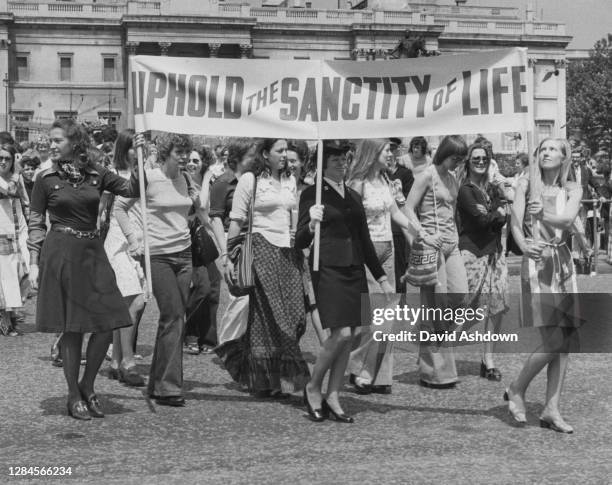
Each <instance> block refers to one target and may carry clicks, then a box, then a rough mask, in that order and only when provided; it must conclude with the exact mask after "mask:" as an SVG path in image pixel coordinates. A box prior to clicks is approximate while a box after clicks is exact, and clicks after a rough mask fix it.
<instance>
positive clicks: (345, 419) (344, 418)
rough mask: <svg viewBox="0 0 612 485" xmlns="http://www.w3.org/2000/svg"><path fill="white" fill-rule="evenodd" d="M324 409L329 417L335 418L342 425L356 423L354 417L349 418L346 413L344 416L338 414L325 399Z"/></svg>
mask: <svg viewBox="0 0 612 485" xmlns="http://www.w3.org/2000/svg"><path fill="white" fill-rule="evenodd" d="M322 408H323V412H325V413H327V414H328V415H331V416H333V418H334V419H335V420H336V421H338V422H340V423H354V422H355V420H354V419H353V417H352V416H348V415H346V414H344V413H342V414H338V413H336V412H335V411H334V410H333V409H332V408H331V406H330V405H329V404H328V403H327V401H326V400H325V399H323V403H322Z"/></svg>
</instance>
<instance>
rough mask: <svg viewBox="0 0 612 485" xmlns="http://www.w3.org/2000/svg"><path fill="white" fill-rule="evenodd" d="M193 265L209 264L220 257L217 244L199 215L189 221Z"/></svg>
mask: <svg viewBox="0 0 612 485" xmlns="http://www.w3.org/2000/svg"><path fill="white" fill-rule="evenodd" d="M189 233H190V235H191V261H192V264H193V266H208V265H209V264H210V263H212V262H213V261H214V260H215V259H217V258H218V257H219V250H218V249H217V245H216V244H215V242H214V241H213V238H212V237H210V234H208V231H207V230H206V228H205V227H204V226H203V225H202V222H201V221H200V219H199V218H198V217H195V218H194V219H193V220H191V221H189Z"/></svg>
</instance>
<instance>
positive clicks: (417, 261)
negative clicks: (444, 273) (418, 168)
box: [403, 168, 440, 286]
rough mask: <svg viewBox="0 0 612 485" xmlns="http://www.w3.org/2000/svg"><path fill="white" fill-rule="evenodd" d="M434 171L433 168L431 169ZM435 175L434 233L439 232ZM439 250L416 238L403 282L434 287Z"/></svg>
mask: <svg viewBox="0 0 612 485" xmlns="http://www.w3.org/2000/svg"><path fill="white" fill-rule="evenodd" d="M432 170H435V168H432ZM434 177H435V175H434V174H432V180H431V190H432V192H433V208H434V221H435V223H436V232H439V230H440V229H439V226H438V209H437V205H438V204H437V200H436V183H435V180H434ZM439 256H440V250H439V249H436V248H433V247H431V246H429V245H428V244H426V243H425V241H423V240H422V239H421V238H418V239H417V240H416V241H414V242H413V243H412V246H411V247H410V255H409V257H408V268H407V269H406V274H404V278H403V280H404V281H405V282H407V283H410V284H411V285H412V286H435V285H436V284H437V283H438V258H439Z"/></svg>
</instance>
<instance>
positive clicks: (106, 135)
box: [102, 126, 117, 143]
mask: <svg viewBox="0 0 612 485" xmlns="http://www.w3.org/2000/svg"><path fill="white" fill-rule="evenodd" d="M116 139H117V130H115V129H114V128H113V127H111V126H105V127H103V128H102V141H103V142H110V143H114V142H115V140H116Z"/></svg>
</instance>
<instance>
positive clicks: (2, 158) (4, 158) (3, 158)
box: [0, 157, 13, 162]
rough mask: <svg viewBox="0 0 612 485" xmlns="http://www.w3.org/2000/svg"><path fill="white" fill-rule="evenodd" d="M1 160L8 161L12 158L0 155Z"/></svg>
mask: <svg viewBox="0 0 612 485" xmlns="http://www.w3.org/2000/svg"><path fill="white" fill-rule="evenodd" d="M2 160H5V161H7V162H10V161H12V160H13V158H12V157H0V161H2Z"/></svg>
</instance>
